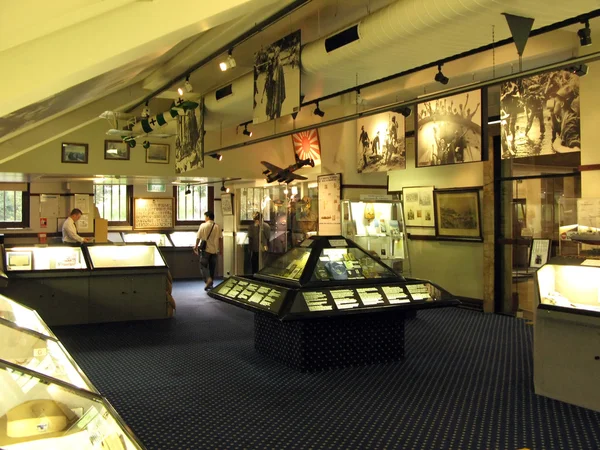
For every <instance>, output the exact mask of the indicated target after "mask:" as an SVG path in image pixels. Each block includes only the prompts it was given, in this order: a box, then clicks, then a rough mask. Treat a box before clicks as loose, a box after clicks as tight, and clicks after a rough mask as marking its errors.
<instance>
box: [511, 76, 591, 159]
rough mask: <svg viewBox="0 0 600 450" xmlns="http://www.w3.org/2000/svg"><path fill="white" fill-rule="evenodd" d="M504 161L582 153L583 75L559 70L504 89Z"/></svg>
mask: <svg viewBox="0 0 600 450" xmlns="http://www.w3.org/2000/svg"><path fill="white" fill-rule="evenodd" d="M500 120H501V142H502V158H503V159H508V158H525V157H529V156H539V155H552V154H555V153H566V152H573V151H580V150H581V129H580V120H579V75H577V74H575V73H571V72H569V71H566V70H558V71H553V72H546V73H542V74H538V75H534V76H531V77H528V78H520V79H518V80H511V81H507V82H505V83H502V85H501V86H500Z"/></svg>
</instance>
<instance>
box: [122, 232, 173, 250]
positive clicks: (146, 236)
mask: <svg viewBox="0 0 600 450" xmlns="http://www.w3.org/2000/svg"><path fill="white" fill-rule="evenodd" d="M122 234H123V240H124V241H125V242H126V243H128V244H130V243H137V244H139V243H145V242H153V243H155V244H156V245H157V246H158V247H173V244H172V243H171V241H170V240H169V236H168V235H167V234H166V233H144V232H130V233H125V232H124V233H122Z"/></svg>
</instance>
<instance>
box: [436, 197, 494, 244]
mask: <svg viewBox="0 0 600 450" xmlns="http://www.w3.org/2000/svg"><path fill="white" fill-rule="evenodd" d="M433 194H434V196H433V198H434V201H435V215H436V219H435V232H436V236H437V237H438V238H439V239H450V240H460V241H483V236H482V233H481V212H480V211H481V207H480V203H479V188H467V189H451V190H439V191H438V190H435V191H433Z"/></svg>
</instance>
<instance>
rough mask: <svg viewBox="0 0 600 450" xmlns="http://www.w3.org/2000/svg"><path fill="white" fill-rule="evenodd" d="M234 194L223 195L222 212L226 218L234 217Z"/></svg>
mask: <svg viewBox="0 0 600 450" xmlns="http://www.w3.org/2000/svg"><path fill="white" fill-rule="evenodd" d="M232 197H233V194H221V211H222V212H223V215H224V216H233V199H232Z"/></svg>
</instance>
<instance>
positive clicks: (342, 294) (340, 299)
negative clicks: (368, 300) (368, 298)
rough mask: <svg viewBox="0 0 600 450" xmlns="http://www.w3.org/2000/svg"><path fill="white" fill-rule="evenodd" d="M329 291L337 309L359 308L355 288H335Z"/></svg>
mask: <svg viewBox="0 0 600 450" xmlns="http://www.w3.org/2000/svg"><path fill="white" fill-rule="evenodd" d="M329 293H330V294H331V298H332V299H333V301H334V303H335V306H337V309H350V308H358V307H359V306H360V304H359V303H358V300H357V299H356V292H355V291H354V289H335V290H331V291H329Z"/></svg>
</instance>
